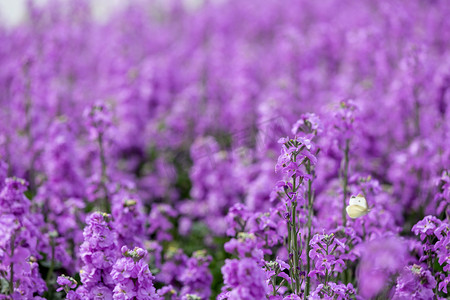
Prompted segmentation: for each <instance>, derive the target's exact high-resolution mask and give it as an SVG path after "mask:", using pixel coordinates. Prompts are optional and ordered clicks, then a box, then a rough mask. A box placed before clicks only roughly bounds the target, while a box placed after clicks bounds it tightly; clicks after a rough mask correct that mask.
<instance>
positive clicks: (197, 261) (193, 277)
mask: <svg viewBox="0 0 450 300" xmlns="http://www.w3.org/2000/svg"><path fill="white" fill-rule="evenodd" d="M211 259H212V258H211V256H209V255H207V254H206V252H205V251H201V250H200V251H196V252H194V253H193V254H192V257H191V258H189V259H188V261H187V265H186V268H185V269H184V272H183V273H182V274H181V277H180V280H181V282H182V283H183V288H182V289H181V295H182V296H186V295H196V296H197V297H199V298H200V299H208V298H209V296H210V295H211V283H212V275H211V273H210V271H209V269H208V267H209V263H210V262H211Z"/></svg>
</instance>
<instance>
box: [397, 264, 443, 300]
mask: <svg viewBox="0 0 450 300" xmlns="http://www.w3.org/2000/svg"><path fill="white" fill-rule="evenodd" d="M435 287H436V280H435V279H434V277H433V276H432V275H431V272H430V271H429V270H427V269H425V268H423V267H421V266H419V265H413V266H409V267H406V268H405V269H404V270H403V271H402V273H401V274H400V276H399V277H398V278H397V285H396V286H395V293H394V296H393V299H395V300H406V299H433V297H434V291H433V289H434V288H435Z"/></svg>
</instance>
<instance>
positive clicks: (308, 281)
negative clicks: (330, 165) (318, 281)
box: [305, 162, 313, 299]
mask: <svg viewBox="0 0 450 300" xmlns="http://www.w3.org/2000/svg"><path fill="white" fill-rule="evenodd" d="M306 172H307V173H308V174H309V175H311V165H310V163H309V162H308V163H306ZM307 193H308V236H307V241H306V287H305V299H307V298H308V296H309V290H310V286H311V278H310V277H309V272H310V271H311V259H310V258H309V251H310V247H311V246H310V245H309V242H310V241H311V222H312V217H313V205H312V204H313V197H312V195H313V191H312V179H310V180H308V191H307Z"/></svg>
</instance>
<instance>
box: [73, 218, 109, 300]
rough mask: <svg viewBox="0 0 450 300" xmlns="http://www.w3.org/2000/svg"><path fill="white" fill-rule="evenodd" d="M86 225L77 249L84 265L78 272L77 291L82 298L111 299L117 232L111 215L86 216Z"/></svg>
mask: <svg viewBox="0 0 450 300" xmlns="http://www.w3.org/2000/svg"><path fill="white" fill-rule="evenodd" d="M87 224H88V226H87V227H85V229H84V232H83V235H84V242H83V244H82V245H81V247H80V253H81V259H82V261H83V263H84V266H83V268H82V269H81V271H80V277H81V282H82V283H83V286H80V287H79V288H78V289H77V292H78V294H80V296H81V297H82V298H87V299H94V298H96V297H97V298H98V297H100V298H102V297H103V299H107V297H109V296H110V295H111V296H112V290H113V288H114V282H113V279H112V278H111V276H110V272H111V270H112V267H113V265H114V263H115V262H116V259H117V252H118V247H117V246H116V243H117V233H116V232H115V231H114V230H113V228H112V224H111V216H110V215H108V214H105V213H99V212H95V213H93V214H91V215H90V216H88V217H87ZM105 297H106V298H105Z"/></svg>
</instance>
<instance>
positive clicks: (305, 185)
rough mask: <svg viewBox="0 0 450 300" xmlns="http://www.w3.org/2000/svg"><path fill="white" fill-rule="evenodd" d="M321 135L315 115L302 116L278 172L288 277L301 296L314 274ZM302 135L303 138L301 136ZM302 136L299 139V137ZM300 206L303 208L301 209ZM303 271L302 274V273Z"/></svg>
mask: <svg viewBox="0 0 450 300" xmlns="http://www.w3.org/2000/svg"><path fill="white" fill-rule="evenodd" d="M320 131H321V126H320V123H319V119H318V118H317V116H316V115H314V114H306V115H303V116H302V118H301V119H300V120H299V121H297V123H296V124H295V125H294V127H293V129H292V133H293V134H295V137H294V138H291V139H289V138H282V139H280V140H279V143H282V144H283V146H282V149H281V155H280V156H279V158H278V163H277V165H276V168H275V170H276V171H277V172H278V173H282V174H283V175H284V178H285V179H284V180H282V181H280V182H278V184H277V190H278V192H282V193H281V195H282V197H283V199H284V203H285V205H286V214H285V216H286V219H287V229H288V237H287V250H288V253H289V267H290V268H289V276H290V278H291V282H290V288H291V290H292V291H293V292H294V293H295V294H297V295H300V294H301V293H302V290H301V288H302V284H303V281H304V280H305V275H307V274H308V273H309V272H310V271H311V262H310V258H309V255H308V253H309V250H310V246H309V242H310V240H311V235H312V228H311V225H312V219H313V217H314V215H313V213H314V212H313V201H314V195H313V187H312V181H313V177H314V166H315V165H316V163H317V158H316V155H317V154H318V152H319V150H318V149H316V146H315V145H314V143H313V142H312V139H314V138H315V136H316V135H317V133H318V132H320ZM299 133H300V134H299ZM297 134H299V135H297ZM299 205H300V206H299ZM305 215H306V216H305ZM305 218H306V220H307V221H306V224H307V228H306V239H305V244H306V253H305V254H306V260H307V262H306V269H303V263H302V259H301V257H302V253H303V243H302V240H301V233H300V230H301V229H302V225H301V224H302V223H303V224H304V223H305ZM302 269H303V271H302ZM310 285H311V283H310V278H309V277H308V276H306V287H305V293H304V295H305V297H307V296H308V295H309V290H310Z"/></svg>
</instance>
